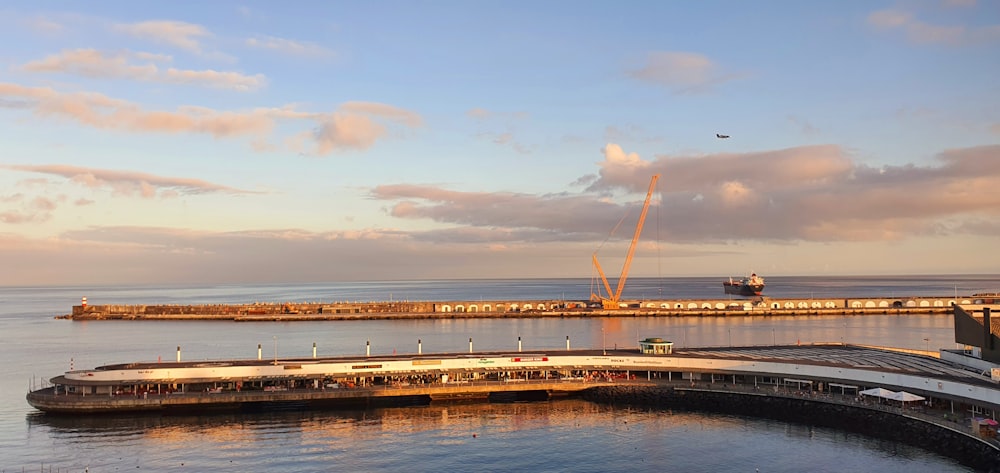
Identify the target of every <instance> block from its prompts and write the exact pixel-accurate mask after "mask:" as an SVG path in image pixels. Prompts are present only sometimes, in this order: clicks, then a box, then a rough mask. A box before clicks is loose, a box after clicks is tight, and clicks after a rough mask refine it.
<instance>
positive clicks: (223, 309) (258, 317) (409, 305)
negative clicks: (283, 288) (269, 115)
mask: <svg viewBox="0 0 1000 473" xmlns="http://www.w3.org/2000/svg"><path fill="white" fill-rule="evenodd" d="M573 304H575V306H573V307H570V305H571V304H570V303H565V302H561V301H533V302H530V303H525V302H513V303H512V302H486V303H468V302H361V303H344V302H333V303H313V302H309V303H254V304H193V305H162V304H160V305H155V304H149V305H147V304H129V305H125V304H109V305H87V306H83V305H77V306H73V310H72V312H71V313H70V314H66V315H61V316H56V318H59V319H71V320H235V321H268V320H270V321H316V320H380V319H388V320H392V319H473V318H484V319H485V318H494V319H498V318H526V317H534V318H542V317H553V318H560V317H726V316H739V317H745V316H788V315H795V316H804V315H890V314H891V315H906V314H927V313H932V314H950V313H952V311H953V309H952V308H951V307H950V306H947V307H945V306H939V307H929V306H918V307H857V308H814V307H796V308H769V307H751V308H750V309H747V308H744V307H743V306H742V305H740V306H733V307H729V306H725V305H723V306H722V307H720V308H711V307H705V308H655V307H631V308H622V309H617V310H605V309H600V308H587V307H583V303H573Z"/></svg>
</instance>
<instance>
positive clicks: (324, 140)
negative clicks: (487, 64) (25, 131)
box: [0, 83, 422, 155]
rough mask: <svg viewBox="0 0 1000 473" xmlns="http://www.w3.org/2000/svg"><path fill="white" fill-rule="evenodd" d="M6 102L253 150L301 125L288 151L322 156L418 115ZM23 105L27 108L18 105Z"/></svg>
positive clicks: (61, 96)
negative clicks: (240, 139)
mask: <svg viewBox="0 0 1000 473" xmlns="http://www.w3.org/2000/svg"><path fill="white" fill-rule="evenodd" d="M7 103H11V104H14V105H16V107H17V108H26V109H29V110H33V111H34V113H35V115H37V116H39V117H45V118H47V117H59V118H64V119H69V120H72V121H74V122H77V123H79V124H81V125H85V126H88V127H92V128H98V129H113V130H121V131H128V132H144V133H199V134H207V135H211V136H213V137H215V138H229V137H236V136H244V137H251V139H252V141H253V146H254V148H255V149H258V150H264V149H268V148H269V146H266V144H265V143H264V142H263V141H261V140H262V137H263V136H265V135H268V134H270V133H271V132H272V130H273V129H274V128H275V125H276V123H277V122H278V121H290V122H305V123H306V124H308V125H311V126H312V127H313V131H311V132H308V131H307V132H300V133H299V134H298V135H296V136H295V137H293V138H292V139H290V141H291V143H290V144H289V146H290V147H291V148H292V149H293V150H295V151H298V152H308V153H312V154H317V155H326V154H329V153H331V152H333V151H337V150H348V149H367V148H368V147H370V146H372V145H373V144H374V143H375V142H376V141H378V140H379V139H381V138H383V137H384V136H385V135H386V134H387V133H388V131H389V130H390V128H391V127H402V128H414V127H418V126H420V125H421V124H422V119H421V117H420V115H418V114H416V113H414V112H411V111H409V110H404V109H401V108H398V107H393V106H391V105H387V104H380V103H371V102H347V103H345V104H343V105H342V106H341V107H340V108H339V109H338V110H335V111H334V112H331V113H310V112H302V111H298V110H296V109H295V108H294V107H292V106H286V107H282V108H258V109H253V110H249V111H239V112H231V111H219V110H213V109H209V108H205V107H195V106H185V107H180V108H178V109H177V110H175V111H148V110H144V109H142V107H140V106H139V105H138V104H135V103H132V102H128V101H125V100H121V99H115V98H112V97H108V96H106V95H104V94H99V93H94V92H74V93H62V92H59V91H57V90H55V89H52V88H48V87H25V86H21V85H18V84H11V83H0V107H2V106H4V105H5V104H7ZM23 103H26V106H25V105H24V104H23Z"/></svg>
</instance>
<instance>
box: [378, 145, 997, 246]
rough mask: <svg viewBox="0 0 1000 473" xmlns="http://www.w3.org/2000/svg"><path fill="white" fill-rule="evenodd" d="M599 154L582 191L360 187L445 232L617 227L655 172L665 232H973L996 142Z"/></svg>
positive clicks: (562, 232) (544, 237)
mask: <svg viewBox="0 0 1000 473" xmlns="http://www.w3.org/2000/svg"><path fill="white" fill-rule="evenodd" d="M604 154H605V162H603V163H601V171H600V174H599V176H598V177H597V178H596V179H582V182H590V185H589V187H588V188H587V190H586V191H585V192H584V193H582V194H556V195H530V194H511V193H490V192H461V191H454V190H446V189H441V188H437V187H433V186H418V185H402V184H401V185H392V186H378V187H376V188H374V189H373V191H372V197H373V198H375V199H378V200H384V201H387V202H390V203H391V204H390V207H389V213H390V215H392V216H393V217H396V218H401V219H421V220H429V221H433V222H437V223H441V224H446V225H449V226H451V228H445V229H440V230H435V231H434V232H433V233H426V234H423V236H424V237H434V238H442V239H444V238H447V241H454V240H456V239H469V238H480V239H482V238H486V237H488V236H489V235H494V236H496V238H498V239H500V240H501V241H508V242H510V241H515V242H516V241H520V242H522V243H524V242H539V241H550V239H552V238H556V239H565V240H567V241H586V240H589V241H595V240H599V239H600V236H602V235H604V234H606V233H607V231H608V230H609V229H611V228H614V227H615V226H616V222H619V221H620V220H621V219H622V216H623V215H629V216H630V217H629V218H630V219H631V222H632V223H630V224H626V225H625V226H624V227H623V228H629V225H634V222H635V219H636V216H637V215H638V210H639V208H640V207H641V204H642V200H643V198H644V196H645V192H646V190H647V187H648V184H649V180H650V177H651V176H652V175H653V174H655V173H659V174H660V175H661V179H660V181H659V185H658V188H657V195H656V196H655V198H654V201H653V202H654V205H655V207H656V210H655V211H652V210H651V212H650V214H651V215H655V216H656V217H655V218H657V219H659V220H660V221H661V222H665V223H664V224H661V225H659V228H660V230H659V231H661V232H662V235H663V238H664V239H665V240H667V241H672V242H677V243H696V242H697V243H703V244H711V243H725V242H732V241H741V242H746V241H767V242H774V241H785V242H801V241H811V242H831V241H882V240H889V241H894V240H901V239H907V238H914V237H918V236H924V235H955V234H961V233H968V232H973V231H977V229H982V228H984V227H983V226H982V225H973V224H971V222H976V221H995V220H997V219H1000V146H984V147H977V148H968V149H960V150H950V151H946V152H943V153H941V154H940V155H939V157H938V162H937V165H936V166H926V167H919V166H914V165H908V166H887V167H883V168H871V167H868V166H865V165H862V164H857V163H855V162H853V161H852V159H851V157H850V156H849V155H848V154H847V153H845V152H844V151H843V150H841V149H840V148H839V147H837V146H831V145H824V146H804V147H798V148H789V149H784V150H773V151H763V152H756V153H739V154H736V153H727V154H714V155H704V156H658V157H657V158H656V159H654V160H652V161H647V160H643V159H642V158H641V157H640V156H638V155H637V154H636V153H627V152H625V151H624V150H622V149H621V147H620V146H618V145H616V144H608V145H607V146H606V147H605V149H604ZM915 189H919V192H915ZM619 194H620V195H619ZM616 195H617V197H616ZM581 216H585V218H582V217H581ZM651 218H652V217H651ZM647 225H649V224H648V223H647ZM469 228H474V229H477V230H476V231H469ZM626 233H627V232H626ZM445 235H447V237H446V236H445ZM622 236H628V235H619V237H622ZM519 239H524V240H519Z"/></svg>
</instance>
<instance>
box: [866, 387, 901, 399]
mask: <svg viewBox="0 0 1000 473" xmlns="http://www.w3.org/2000/svg"><path fill="white" fill-rule="evenodd" d="M858 394H861V395H864V396H875V397H882V398H886V399H892V396H895V395H896V392H895V391H890V390H888V389H885V388H872V389H866V390H864V391H861V392H859V393H858ZM907 394H909V393H907ZM910 395H911V396H912V394H910Z"/></svg>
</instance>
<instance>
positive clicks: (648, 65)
mask: <svg viewBox="0 0 1000 473" xmlns="http://www.w3.org/2000/svg"><path fill="white" fill-rule="evenodd" d="M627 74H628V76H629V77H632V78H633V79H636V80H639V81H643V82H648V83H650V84H655V85H660V86H664V87H667V88H669V89H671V90H673V91H674V92H675V93H679V94H686V93H698V92H705V91H707V90H709V89H711V88H712V87H713V86H716V85H719V84H722V83H724V82H728V81H731V80H735V79H739V78H741V76H740V75H737V74H722V73H721V72H719V67H718V66H717V65H716V64H715V63H714V62H712V60H711V59H709V58H708V57H706V56H704V55H702V54H698V53H690V52H680V51H656V52H651V53H649V55H648V56H647V57H646V62H645V64H644V65H643V66H642V67H640V68H638V69H635V70H632V71H628V72H627Z"/></svg>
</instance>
